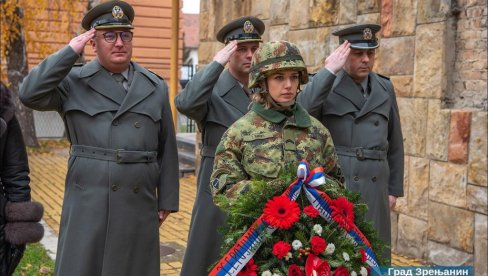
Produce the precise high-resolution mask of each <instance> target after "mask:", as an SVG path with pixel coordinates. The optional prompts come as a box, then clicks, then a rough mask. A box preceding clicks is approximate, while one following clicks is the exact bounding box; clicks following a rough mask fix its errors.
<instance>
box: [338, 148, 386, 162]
mask: <svg viewBox="0 0 488 276" xmlns="http://www.w3.org/2000/svg"><path fill="white" fill-rule="evenodd" d="M335 149H336V152H337V154H338V155H343V156H351V157H356V158H357V159H358V160H364V159H372V160H385V159H386V157H387V152H386V150H372V149H364V148H361V147H356V148H350V147H343V146H336V147H335Z"/></svg>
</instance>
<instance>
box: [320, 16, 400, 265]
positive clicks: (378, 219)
mask: <svg viewBox="0 0 488 276" xmlns="http://www.w3.org/2000/svg"><path fill="white" fill-rule="evenodd" d="M379 30H380V26H379V25H376V24H363V25H357V26H353V27H349V28H346V29H342V30H339V31H336V32H334V33H333V34H334V35H336V36H339V43H342V42H343V41H346V40H347V41H349V42H350V43H351V52H350V54H349V56H348V58H347V61H346V64H345V65H344V68H343V70H342V71H341V72H339V73H338V74H337V78H336V79H335V82H334V86H333V88H332V91H331V92H330V94H329V95H328V97H327V100H326V102H325V103H324V104H323V106H322V108H321V110H320V111H319V112H315V111H314V112H313V113H312V114H311V115H313V116H315V117H317V118H319V119H320V120H321V121H322V123H323V124H324V125H325V126H326V127H327V128H328V129H329V131H330V133H331V135H332V139H333V141H334V144H335V146H336V151H337V155H338V156H339V164H340V165H341V168H342V170H343V173H344V176H345V178H346V187H347V188H349V189H350V190H352V191H356V192H359V193H361V196H362V199H363V200H364V201H365V202H366V203H367V205H368V212H367V213H366V218H367V219H369V220H371V221H372V222H373V223H374V226H375V228H376V230H377V231H378V232H379V235H380V239H381V240H382V241H383V242H384V243H385V244H386V245H387V246H390V245H391V227H390V209H391V208H393V207H394V206H395V203H396V199H397V197H401V196H403V170H404V168H403V136H402V130H401V126H400V116H399V112H398V106H397V102H396V96H395V90H394V88H393V84H392V83H391V81H390V80H389V79H388V78H387V77H384V76H382V75H379V74H375V73H373V72H372V71H371V70H372V68H373V65H374V59H375V49H376V48H377V47H378V46H379V44H378V41H377V39H376V33H377V32H378V31H379ZM380 253H382V255H383V257H386V258H388V259H390V258H391V252H390V248H386V249H385V250H384V251H383V252H377V255H379V254H380Z"/></svg>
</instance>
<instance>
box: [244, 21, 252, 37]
mask: <svg viewBox="0 0 488 276" xmlns="http://www.w3.org/2000/svg"><path fill="white" fill-rule="evenodd" d="M242 30H244V33H246V34H249V33H252V32H253V31H254V25H253V24H252V23H251V21H249V20H246V22H244V26H242Z"/></svg>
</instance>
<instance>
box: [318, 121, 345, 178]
mask: <svg viewBox="0 0 488 276" xmlns="http://www.w3.org/2000/svg"><path fill="white" fill-rule="evenodd" d="M324 128H325V127H324ZM325 132H326V135H325V137H326V141H325V143H324V147H323V151H322V156H323V158H324V160H325V162H324V165H323V167H324V172H325V174H326V175H327V178H328V179H332V180H333V181H334V182H336V183H337V184H338V185H339V186H341V187H344V182H345V179H344V175H343V174H342V170H341V167H340V165H339V162H338V157H337V153H336V151H335V147H334V142H333V141H332V137H331V136H330V133H329V131H328V130H327V129H325Z"/></svg>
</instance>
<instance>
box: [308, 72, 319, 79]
mask: <svg viewBox="0 0 488 276" xmlns="http://www.w3.org/2000/svg"><path fill="white" fill-rule="evenodd" d="M316 74H317V73H309V74H308V77H309V78H313V76H315V75H316Z"/></svg>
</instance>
